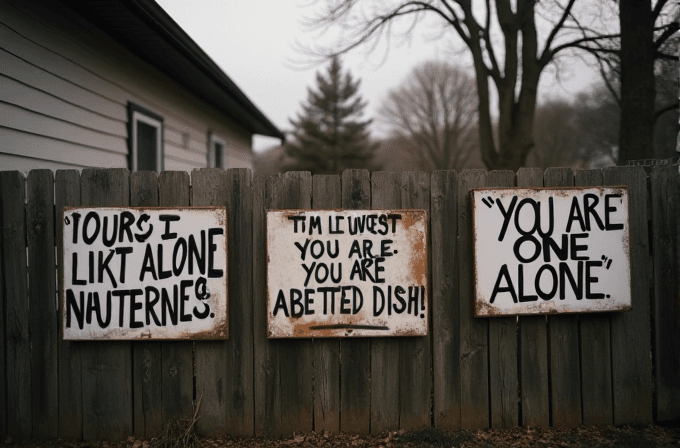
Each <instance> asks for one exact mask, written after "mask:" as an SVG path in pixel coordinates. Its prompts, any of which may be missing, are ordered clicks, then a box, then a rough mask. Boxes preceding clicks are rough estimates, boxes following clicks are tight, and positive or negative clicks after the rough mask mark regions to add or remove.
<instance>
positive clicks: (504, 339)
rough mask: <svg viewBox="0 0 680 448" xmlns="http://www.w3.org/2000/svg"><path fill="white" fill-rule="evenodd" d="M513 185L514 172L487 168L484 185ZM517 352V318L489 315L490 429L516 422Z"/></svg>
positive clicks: (513, 424) (507, 426)
mask: <svg viewBox="0 0 680 448" xmlns="http://www.w3.org/2000/svg"><path fill="white" fill-rule="evenodd" d="M514 185H515V173H513V172H512V171H491V172H490V173H489V174H487V176H486V186H487V187H488V188H495V187H513V186H514ZM517 354H518V353H517V318H516V317H514V316H512V317H492V318H490V319H489V386H490V388H489V389H490V390H489V393H490V394H491V427H492V428H513V427H515V426H517V425H518V424H519V396H518V395H517V390H518V386H519V384H518V381H519V380H518V373H517Z"/></svg>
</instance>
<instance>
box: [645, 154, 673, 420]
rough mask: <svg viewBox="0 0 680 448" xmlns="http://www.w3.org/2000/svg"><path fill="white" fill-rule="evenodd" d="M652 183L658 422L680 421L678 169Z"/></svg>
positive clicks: (661, 172) (660, 172)
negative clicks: (679, 380) (679, 382)
mask: <svg viewBox="0 0 680 448" xmlns="http://www.w3.org/2000/svg"><path fill="white" fill-rule="evenodd" d="M651 180H652V213H653V220H652V222H653V225H654V227H653V235H654V240H653V244H654V246H653V247H654V250H653V253H654V300H655V303H654V323H655V334H654V345H655V350H654V352H655V355H656V366H655V368H656V370H655V372H656V418H657V420H659V421H670V420H678V419H680V385H679V384H678V379H679V378H680V286H679V283H680V175H678V167H677V166H669V167H663V168H661V167H659V168H655V169H654V171H653V172H652V175H651Z"/></svg>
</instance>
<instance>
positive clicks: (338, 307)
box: [267, 210, 428, 338]
mask: <svg viewBox="0 0 680 448" xmlns="http://www.w3.org/2000/svg"><path fill="white" fill-rule="evenodd" d="M427 272H428V266H427V212H426V211H424V210H313V211H312V210H275V211H269V212H268V213H267V335H268V337H270V338H304V337H359V336H363V337H365V336H424V335H427V331H428V291H427V276H428V275H427Z"/></svg>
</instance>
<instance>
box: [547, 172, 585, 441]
mask: <svg viewBox="0 0 680 448" xmlns="http://www.w3.org/2000/svg"><path fill="white" fill-rule="evenodd" d="M543 184H544V185H545V186H546V187H572V186H573V185H574V172H573V171H572V169H571V168H548V169H547V170H546V171H545V174H544V180H543ZM548 332H549V336H548V340H549V341H550V350H549V353H550V374H551V377H550V391H551V407H552V424H553V426H559V427H569V428H574V427H576V426H578V425H580V424H581V421H582V415H581V369H580V366H579V362H580V359H579V346H578V315H576V314H571V315H569V314H563V315H557V316H548Z"/></svg>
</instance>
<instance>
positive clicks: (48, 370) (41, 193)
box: [26, 170, 59, 440]
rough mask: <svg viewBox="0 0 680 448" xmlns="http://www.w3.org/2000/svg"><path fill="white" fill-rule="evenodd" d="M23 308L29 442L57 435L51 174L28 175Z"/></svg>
mask: <svg viewBox="0 0 680 448" xmlns="http://www.w3.org/2000/svg"><path fill="white" fill-rule="evenodd" d="M27 184H28V198H27V199H28V201H27V210H26V212H27V213H26V230H27V236H28V282H29V285H30V287H29V288H28V293H29V295H28V306H29V309H30V315H29V322H28V324H29V328H30V347H31V354H30V356H31V375H32V381H31V383H32V390H31V397H32V405H31V409H32V410H33V437H34V438H37V439H39V440H47V439H54V438H56V437H58V435H59V395H58V393H59V370H58V368H57V365H58V359H57V340H58V339H59V327H58V326H57V306H56V304H57V296H56V271H55V262H54V173H53V172H52V171H51V170H33V171H31V172H30V173H29V174H28V178H27Z"/></svg>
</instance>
